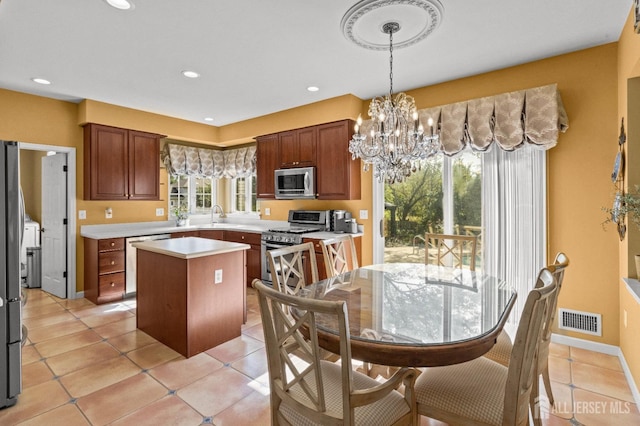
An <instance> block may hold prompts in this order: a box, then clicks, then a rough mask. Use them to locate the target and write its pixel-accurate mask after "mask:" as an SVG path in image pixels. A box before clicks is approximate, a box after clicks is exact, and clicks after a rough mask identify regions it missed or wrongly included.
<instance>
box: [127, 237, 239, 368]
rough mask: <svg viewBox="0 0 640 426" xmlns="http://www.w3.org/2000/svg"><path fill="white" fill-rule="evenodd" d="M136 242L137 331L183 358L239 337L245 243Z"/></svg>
mask: <svg viewBox="0 0 640 426" xmlns="http://www.w3.org/2000/svg"><path fill="white" fill-rule="evenodd" d="M134 246H135V247H136V248H137V249H138V258H137V283H138V288H137V314H136V317H137V327H138V328H139V329H140V330H142V331H144V332H145V333H147V334H149V335H150V336H152V337H154V338H156V339H157V340H159V341H160V342H162V343H164V344H165V345H167V346H169V347H170V348H172V349H174V350H175V351H177V352H179V353H180V354H182V355H184V356H185V357H187V358H189V357H191V356H193V355H196V354H198V353H200V352H203V351H206V350H208V349H211V348H213V347H215V346H217V345H219V344H221V343H224V342H226V341H228V340H231V339H233V338H235V337H238V336H240V328H241V326H242V323H243V322H244V321H245V320H246V287H245V281H246V273H247V272H246V250H248V249H249V248H250V246H249V245H248V244H242V243H233V242H227V241H218V240H210V239H206V238H198V237H186V238H177V239H169V240H157V241H146V242H140V243H136V244H134Z"/></svg>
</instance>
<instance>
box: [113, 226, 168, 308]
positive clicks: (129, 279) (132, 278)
mask: <svg viewBox="0 0 640 426" xmlns="http://www.w3.org/2000/svg"><path fill="white" fill-rule="evenodd" d="M169 238H171V234H157V235H144V236H142V237H130V238H127V239H126V240H125V241H126V243H127V244H126V248H125V250H126V253H125V254H126V269H125V277H126V281H125V286H124V295H125V297H127V296H133V295H134V294H135V293H136V287H137V286H136V274H137V251H138V249H136V248H135V247H134V246H133V244H134V243H140V242H142V241H151V240H167V239H169Z"/></svg>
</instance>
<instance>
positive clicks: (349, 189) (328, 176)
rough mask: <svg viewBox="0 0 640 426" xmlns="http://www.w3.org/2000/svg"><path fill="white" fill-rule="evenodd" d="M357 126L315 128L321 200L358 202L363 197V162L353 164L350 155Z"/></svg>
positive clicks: (341, 123) (339, 124)
mask: <svg viewBox="0 0 640 426" xmlns="http://www.w3.org/2000/svg"><path fill="white" fill-rule="evenodd" d="M354 124H355V123H354V121H353V120H342V121H337V122H335V123H327V124H321V125H319V126H316V127H317V129H318V143H317V156H316V166H317V168H318V173H317V174H316V175H317V176H316V182H317V183H316V185H317V187H316V192H317V193H318V199H319V200H359V199H360V197H361V189H360V159H357V160H352V159H351V153H350V152H349V141H350V140H351V137H352V136H353V126H354Z"/></svg>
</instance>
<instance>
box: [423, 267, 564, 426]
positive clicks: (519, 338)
mask: <svg viewBox="0 0 640 426" xmlns="http://www.w3.org/2000/svg"><path fill="white" fill-rule="evenodd" d="M556 292H557V286H556V283H555V278H554V277H553V275H552V273H551V272H550V271H549V270H548V269H546V268H545V269H543V270H541V271H540V273H539V274H538V279H537V284H536V288H534V289H533V290H531V291H530V292H529V295H528V296H527V300H526V302H525V306H524V310H523V312H522V316H521V318H520V323H519V325H518V330H517V332H516V337H515V340H514V342H515V343H514V345H513V350H512V351H511V358H510V360H509V366H508V367H505V366H504V365H501V364H498V363H497V362H494V361H492V360H490V359H488V358H485V357H479V358H476V359H474V360H472V361H468V362H464V363H462V364H456V365H450V366H446V367H434V368H428V369H426V370H425V371H424V372H423V373H422V374H421V375H420V376H419V377H418V379H417V380H416V384H415V393H416V401H417V408H418V414H421V415H424V416H427V417H430V418H433V419H436V420H440V421H443V422H446V423H449V424H452V425H458V424H473V425H526V424H528V423H529V401H530V396H531V393H532V392H533V382H534V381H535V380H534V378H535V377H536V376H535V372H534V371H535V368H536V360H535V358H536V355H537V347H538V343H539V342H540V338H541V336H542V333H543V331H544V322H545V321H546V318H547V310H548V309H550V308H551V306H550V305H551V300H552V298H553V297H554V295H555V294H556Z"/></svg>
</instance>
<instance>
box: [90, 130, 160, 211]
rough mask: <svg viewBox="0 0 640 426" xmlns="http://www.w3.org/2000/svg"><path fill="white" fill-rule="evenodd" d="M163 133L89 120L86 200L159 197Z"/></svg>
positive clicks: (151, 198)
mask: <svg viewBox="0 0 640 426" xmlns="http://www.w3.org/2000/svg"><path fill="white" fill-rule="evenodd" d="M160 138H162V135H157V134H153V133H145V132H139V131H135V130H127V129H121V128H117V127H110V126H103V125H100V124H91V123H90V124H87V125H85V127H84V198H85V200H159V199H160Z"/></svg>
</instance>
